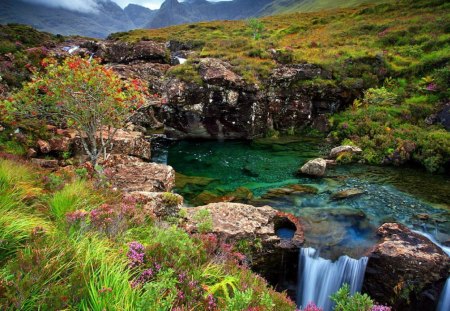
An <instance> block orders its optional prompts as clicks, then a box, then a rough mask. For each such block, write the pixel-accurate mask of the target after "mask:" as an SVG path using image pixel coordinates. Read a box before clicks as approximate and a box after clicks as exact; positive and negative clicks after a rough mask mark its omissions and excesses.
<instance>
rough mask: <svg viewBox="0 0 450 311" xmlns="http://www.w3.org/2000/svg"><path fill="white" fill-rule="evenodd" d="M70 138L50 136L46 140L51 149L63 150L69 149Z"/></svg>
mask: <svg viewBox="0 0 450 311" xmlns="http://www.w3.org/2000/svg"><path fill="white" fill-rule="evenodd" d="M70 142H71V141H70V138H68V137H58V138H52V139H50V140H49V141H48V143H49V144H50V148H51V151H58V152H65V151H69V149H70Z"/></svg>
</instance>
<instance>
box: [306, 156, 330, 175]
mask: <svg viewBox="0 0 450 311" xmlns="http://www.w3.org/2000/svg"><path fill="white" fill-rule="evenodd" d="M326 169H327V162H326V161H325V160H324V159H322V158H317V159H313V160H310V161H308V162H306V163H305V164H304V165H303V166H302V167H301V168H300V172H301V173H302V174H306V175H310V176H316V177H322V176H324V175H325V171H326Z"/></svg>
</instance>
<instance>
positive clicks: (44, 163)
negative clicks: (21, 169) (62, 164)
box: [31, 158, 58, 169]
mask: <svg viewBox="0 0 450 311" xmlns="http://www.w3.org/2000/svg"><path fill="white" fill-rule="evenodd" d="M31 163H33V164H36V165H38V166H40V167H42V168H52V169H56V168H58V160H48V159H37V158H33V159H31Z"/></svg>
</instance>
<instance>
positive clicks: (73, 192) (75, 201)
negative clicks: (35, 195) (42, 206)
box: [49, 180, 103, 220]
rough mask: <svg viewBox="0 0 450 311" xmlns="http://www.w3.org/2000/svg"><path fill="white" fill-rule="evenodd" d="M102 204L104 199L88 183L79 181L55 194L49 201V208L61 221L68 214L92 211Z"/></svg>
mask: <svg viewBox="0 0 450 311" xmlns="http://www.w3.org/2000/svg"><path fill="white" fill-rule="evenodd" d="M102 202H103V199H102V198H101V197H100V196H99V195H98V194H96V193H95V192H94V191H93V190H92V188H91V187H90V185H89V184H88V182H86V181H84V180H77V181H75V182H73V183H70V184H67V185H66V186H65V187H64V188H63V189H61V190H60V191H57V192H55V193H54V194H53V196H52V197H51V198H50V200H49V206H50V211H51V213H52V215H53V216H54V217H55V218H56V219H58V220H61V219H64V216H65V215H66V213H68V212H73V211H75V210H77V209H81V208H85V209H90V208H92V207H95V206H96V205H98V204H101V203H102Z"/></svg>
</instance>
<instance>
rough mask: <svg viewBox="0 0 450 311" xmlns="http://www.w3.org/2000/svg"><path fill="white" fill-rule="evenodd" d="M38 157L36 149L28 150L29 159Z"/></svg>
mask: <svg viewBox="0 0 450 311" xmlns="http://www.w3.org/2000/svg"><path fill="white" fill-rule="evenodd" d="M36 156H37V151H36V149H34V148H28V150H27V158H34V157H36Z"/></svg>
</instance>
